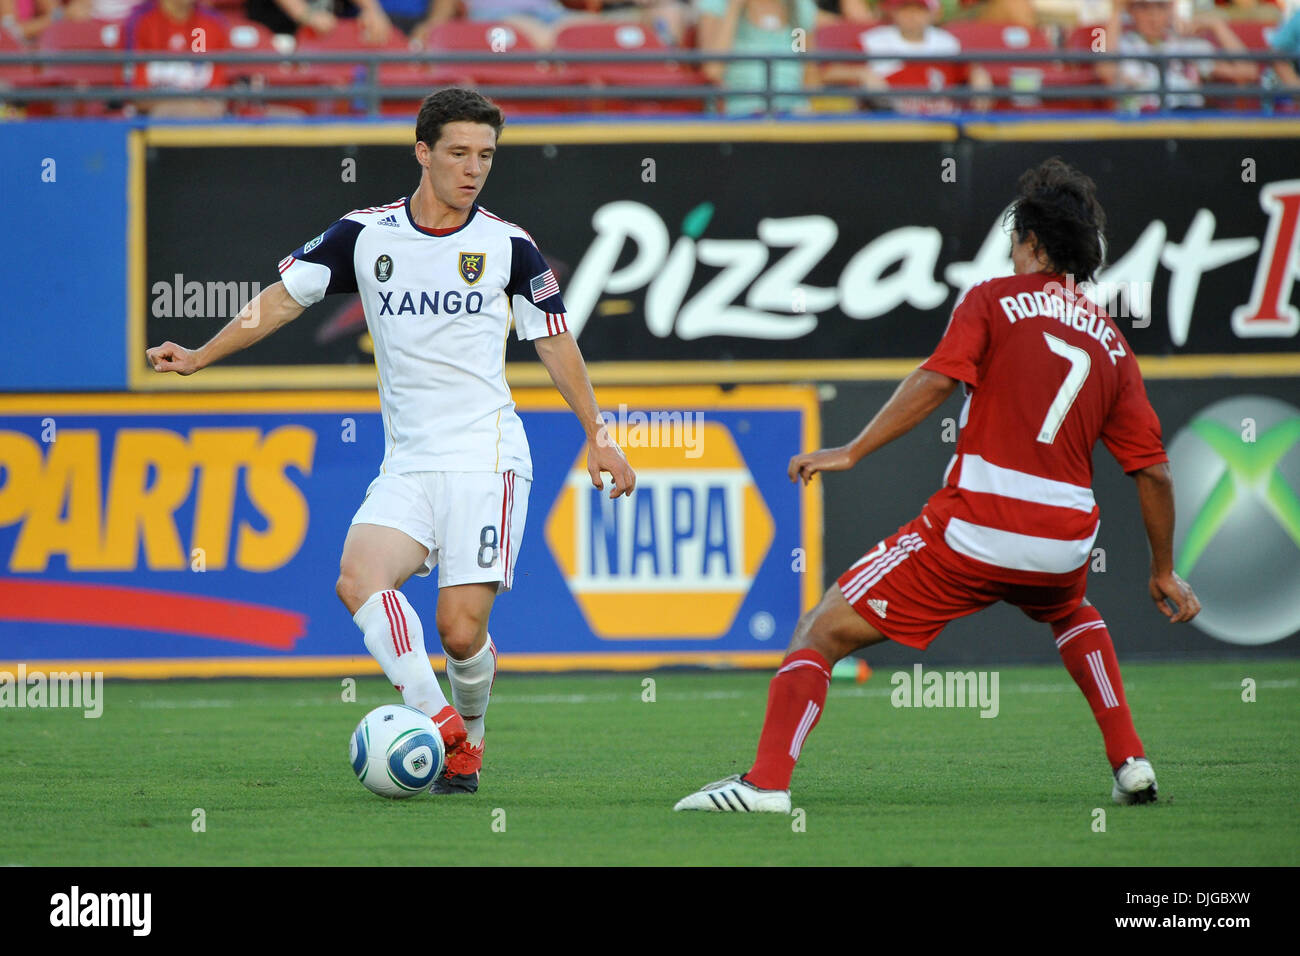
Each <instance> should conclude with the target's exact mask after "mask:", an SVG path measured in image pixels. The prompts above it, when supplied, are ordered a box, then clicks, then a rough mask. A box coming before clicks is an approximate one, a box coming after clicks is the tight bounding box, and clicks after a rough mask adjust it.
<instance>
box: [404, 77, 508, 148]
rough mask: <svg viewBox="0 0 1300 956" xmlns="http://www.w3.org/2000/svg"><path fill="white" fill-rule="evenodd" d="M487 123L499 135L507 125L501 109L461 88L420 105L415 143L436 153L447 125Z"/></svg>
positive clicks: (450, 90)
mask: <svg viewBox="0 0 1300 956" xmlns="http://www.w3.org/2000/svg"><path fill="white" fill-rule="evenodd" d="M459 122H467V123H485V124H486V125H488V126H491V127H492V128H493V129H494V130H496V132H497V137H498V138H500V136H501V130H502V128H504V127H505V125H506V118H505V114H504V113H502V112H501V108H500V107H499V106H497V105H496V104H495V103H493V102H492V101H491V100H489V99H487V98H486V97H485V96H483V95H482V94H481V93H478V92H476V91H474V90H467V89H463V88H461V87H458V86H453V87H448V88H447V89H445V90H438V92H436V93H430V94H429V95H428V96H426V97H425V98H424V102H423V103H421V104H420V115H419V116H418V117H416V120H415V139H416V141H417V142H420V143H425V144H427V145H428V147H429V148H430V149H433V146H434V144H435V143H437V142H438V137H440V136H441V135H442V127H443V125H444V124H446V123H459Z"/></svg>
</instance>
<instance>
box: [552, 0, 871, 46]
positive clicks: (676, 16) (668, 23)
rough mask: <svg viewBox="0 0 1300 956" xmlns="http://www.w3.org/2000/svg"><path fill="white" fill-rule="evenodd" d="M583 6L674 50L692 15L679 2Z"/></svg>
mask: <svg viewBox="0 0 1300 956" xmlns="http://www.w3.org/2000/svg"><path fill="white" fill-rule="evenodd" d="M857 2H862V0H857ZM584 6H585V8H586V9H587V11H588V13H589V14H591V15H592V16H595V17H596V18H598V19H600V20H604V21H606V22H608V21H610V20H635V21H638V22H640V23H641V25H642V26H643V27H645V28H646V29H647V30H651V31H653V32H654V34H655V35H656V36H657V37H659V39H660V40H661V41H662V42H663V43H664V44H665V45H667V46H677V45H678V44H680V43H681V42H682V38H683V37H684V36H685V34H686V31H687V29H688V28H689V27H690V25H691V23H692V22H693V20H694V13H695V11H694V10H693V9H692V8H691V6H690V4H689V3H686V2H682V0H584ZM576 19H577V21H578V22H581V20H583V19H586V17H583V16H582V15H581V14H579V16H578V17H577V18H576Z"/></svg>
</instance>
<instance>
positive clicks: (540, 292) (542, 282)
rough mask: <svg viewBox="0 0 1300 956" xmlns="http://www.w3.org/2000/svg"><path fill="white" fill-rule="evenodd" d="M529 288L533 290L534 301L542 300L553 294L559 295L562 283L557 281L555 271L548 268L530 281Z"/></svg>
mask: <svg viewBox="0 0 1300 956" xmlns="http://www.w3.org/2000/svg"><path fill="white" fill-rule="evenodd" d="M528 290H529V291H530V292H532V294H533V301H534V302H541V301H542V300H543V299H549V298H550V297H551V296H553V295H559V293H560V284H559V283H558V282H556V281H555V273H553V272H552V271H551V270H550V269H547V270H546V271H545V272H543V273H542V274H541V275H539V276H536V277H535V278H534V279H533V280H532V281H531V282H529V283H528Z"/></svg>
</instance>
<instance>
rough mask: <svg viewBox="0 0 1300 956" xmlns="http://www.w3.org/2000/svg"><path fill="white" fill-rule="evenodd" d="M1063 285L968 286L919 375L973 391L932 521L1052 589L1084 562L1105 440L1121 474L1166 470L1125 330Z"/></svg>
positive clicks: (1017, 574) (991, 562)
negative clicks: (1095, 463)
mask: <svg viewBox="0 0 1300 956" xmlns="http://www.w3.org/2000/svg"><path fill="white" fill-rule="evenodd" d="M1065 281H1066V280H1065V278H1064V277H1063V276H1059V275H1047V274H1044V273H1033V274H1029V275H1019V276H1009V277H1006V278H1001V279H992V280H990V281H988V282H983V283H980V284H979V285H977V286H975V287H973V288H972V289H971V290H970V291H969V292H968V293H967V294H966V295H965V296H964V297H963V298H962V300H961V301H960V302H959V303H958V304H957V307H956V308H955V309H954V310H953V314H952V319H951V321H950V322H949V323H948V329H947V331H946V332H945V333H944V336H943V340H942V341H941V342H940V343H939V347H938V348H937V349H935V352H934V354H933V355H932V356H931V357H930V359H929V360H928V361H927V362H925V364H924V365H923V366H922V367H923V368H926V369H930V370H931V371H935V372H939V373H941V374H943V375H947V376H949V377H950V378H955V379H958V380H959V381H962V382H964V383H966V393H967V398H966V405H965V407H964V408H963V409H962V413H961V423H960V424H961V435H960V437H959V438H958V441H957V454H956V455H954V456H953V460H952V462H951V463H950V464H949V466H948V471H947V473H946V475H945V485H944V487H943V488H942V489H940V490H939V491H938V492H936V493H935V494H934V496H933V497H931V498H930V500H929V502H928V503H927V505H926V508H925V511H924V512H923V516H924V517H925V518H926V519H927V520H929V521H931V522H933V523H934V525H935V530H936V531H937V532H939V533H941V534H942V535H943V538H944V541H945V543H946V544H947V545H948V546H949V547H950V548H951V549H952V550H953V551H956V552H957V553H958V554H961V555H963V556H965V557H966V558H969V559H971V560H972V561H977V562H980V563H981V564H982V565H986V566H991V567H987V568H986V569H985V570H986V571H987V572H988V573H989V574H990V576H991V577H995V578H997V579H999V580H1008V581H1019V582H1024V583H1030V584H1034V583H1048V582H1050V581H1052V580H1054V579H1055V580H1059V577H1057V576H1059V575H1064V574H1074V573H1077V572H1079V571H1080V570H1082V569H1083V568H1084V565H1086V564H1087V562H1088V558H1089V557H1090V555H1091V553H1092V543H1093V540H1094V539H1095V538H1096V536H1097V529H1098V527H1099V510H1098V508H1097V503H1096V501H1095V500H1094V499H1093V494H1092V450H1093V446H1094V445H1095V444H1096V442H1097V439H1098V438H1100V439H1101V440H1102V441H1103V442H1105V443H1106V447H1107V448H1108V449H1109V450H1110V452H1111V454H1112V455H1114V456H1115V458H1116V460H1117V461H1118V462H1119V464H1120V466H1121V467H1122V468H1123V469H1124V471H1125V472H1132V471H1136V470H1138V469H1140V468H1145V467H1147V466H1148V465H1154V464H1158V463H1160V462H1164V461H1168V460H1169V459H1168V457H1167V456H1166V455H1165V450H1164V445H1163V443H1162V442H1161V438H1160V421H1159V419H1158V418H1157V417H1156V413H1155V410H1154V409H1152V407H1151V402H1150V401H1149V400H1148V399H1147V394H1146V389H1145V387H1144V386H1143V384H1142V374H1141V372H1140V371H1139V369H1138V364H1137V359H1136V358H1135V357H1134V355H1133V352H1132V350H1131V349H1130V348H1129V346H1128V342H1127V341H1125V339H1124V335H1123V333H1122V332H1120V330H1119V326H1118V325H1117V324H1116V322H1115V321H1114V319H1112V318H1111V317H1110V316H1108V315H1107V314H1106V312H1105V311H1104V310H1103V309H1101V308H1100V307H1098V306H1097V305H1096V304H1095V303H1093V302H1092V301H1091V300H1090V299H1088V298H1087V297H1085V296H1084V295H1082V294H1081V293H1077V292H1076V291H1075V290H1074V289H1073V288H1071V287H1069V286H1066V285H1065Z"/></svg>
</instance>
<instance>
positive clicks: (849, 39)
mask: <svg viewBox="0 0 1300 956" xmlns="http://www.w3.org/2000/svg"><path fill="white" fill-rule="evenodd" d="M878 26H880V23H879V22H877V21H875V20H841V21H840V22H838V23H828V24H826V25H824V26H820V27H818V28H817V31H816V32H815V33H814V34H813V49H815V50H817V51H819V52H827V53H833V52H835V51H836V50H852V51H853V52H855V53H865V52H866V51H867V46H866V44H865V43H864V42H863V41H862V35H863V34H864V33H866V32H867V31H868V30H874V29H875V28H876V27H878Z"/></svg>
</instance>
